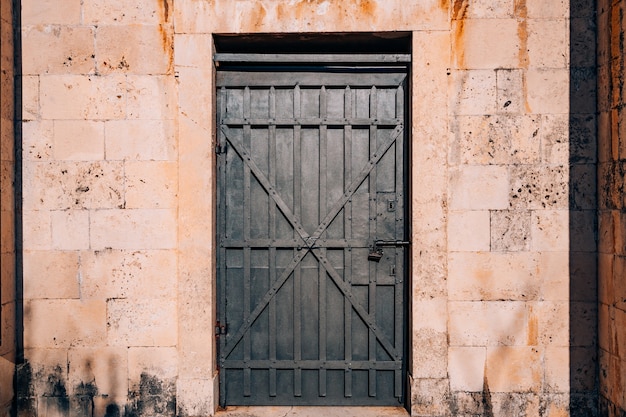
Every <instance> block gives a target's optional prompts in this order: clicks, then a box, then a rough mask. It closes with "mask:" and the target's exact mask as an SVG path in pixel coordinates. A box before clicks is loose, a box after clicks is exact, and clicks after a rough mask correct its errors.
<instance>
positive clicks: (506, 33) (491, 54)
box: [452, 19, 520, 69]
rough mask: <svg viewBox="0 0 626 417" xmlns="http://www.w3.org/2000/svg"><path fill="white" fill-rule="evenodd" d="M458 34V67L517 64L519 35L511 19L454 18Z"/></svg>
mask: <svg viewBox="0 0 626 417" xmlns="http://www.w3.org/2000/svg"><path fill="white" fill-rule="evenodd" d="M452 30H453V32H454V33H456V34H457V40H456V43H455V48H454V49H453V53H455V54H456V58H457V59H456V68H461V69H491V68H514V67H516V66H518V63H519V59H518V51H519V49H520V38H519V36H518V33H517V21H516V20H512V19H464V20H461V21H453V22H452Z"/></svg>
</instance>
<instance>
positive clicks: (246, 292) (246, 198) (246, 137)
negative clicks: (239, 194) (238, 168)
mask: <svg viewBox="0 0 626 417" xmlns="http://www.w3.org/2000/svg"><path fill="white" fill-rule="evenodd" d="M243 115H244V118H249V117H250V88H249V87H246V88H245V89H244V94H243ZM250 136H251V132H250V125H245V126H244V127H243V143H244V146H245V147H246V148H247V149H250ZM250 177H251V175H250V167H249V166H248V165H246V164H244V168H243V190H244V191H243V209H244V216H243V239H244V242H247V241H249V240H250V218H251V210H252V204H251V201H250V188H251V187H250ZM250 268H251V265H250V247H244V249H243V305H244V320H248V317H249V316H250ZM250 351H251V345H250V332H249V331H248V332H246V334H245V335H244V363H245V364H246V367H245V368H244V371H243V395H244V397H249V396H250V395H251V388H250V380H251V370H250V367H249V365H248V362H249V361H250Z"/></svg>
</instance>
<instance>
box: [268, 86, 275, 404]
mask: <svg viewBox="0 0 626 417" xmlns="http://www.w3.org/2000/svg"><path fill="white" fill-rule="evenodd" d="M269 116H270V119H271V120H273V119H274V118H275V117H276V91H275V90H274V87H271V88H270V91H269ZM268 130H269V134H268V136H269V143H268V146H269V152H268V154H269V158H268V159H269V161H268V163H269V180H270V183H271V184H274V185H275V184H276V125H274V124H272V125H270V126H269V127H268ZM268 201H269V208H268V210H269V223H270V224H269V238H270V242H272V243H271V244H270V248H269V285H270V287H271V286H272V285H273V283H274V281H276V246H275V244H274V242H275V239H276V202H275V201H274V200H273V199H271V198H269V199H268ZM268 337H269V359H270V363H274V361H276V338H277V331H276V298H272V299H271V300H270V305H269V335H268ZM269 379H270V380H269V395H270V397H275V396H276V368H275V367H274V366H272V365H270V369H269Z"/></svg>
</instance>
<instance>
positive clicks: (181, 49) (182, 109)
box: [18, 0, 596, 416]
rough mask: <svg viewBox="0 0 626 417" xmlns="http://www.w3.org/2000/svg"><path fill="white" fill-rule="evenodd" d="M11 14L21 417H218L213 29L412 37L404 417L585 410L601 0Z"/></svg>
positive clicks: (67, 8) (161, 5) (147, 6)
mask: <svg viewBox="0 0 626 417" xmlns="http://www.w3.org/2000/svg"><path fill="white" fill-rule="evenodd" d="M22 3H23V4H22V6H23V9H22V36H23V45H24V47H23V72H24V76H23V79H22V82H23V85H24V91H23V108H22V111H23V118H24V129H23V130H24V132H23V142H24V144H23V155H24V162H23V164H24V174H23V177H24V178H23V181H24V190H25V193H24V202H23V204H24V327H25V332H24V344H25V352H24V353H25V358H26V364H25V365H24V366H23V367H22V368H21V369H20V373H19V384H18V385H19V388H20V389H21V392H20V404H21V406H22V409H23V411H24V413H28V412H31V414H35V415H36V414H37V413H39V415H47V414H48V413H53V412H56V411H60V412H61V414H64V415H67V414H68V413H69V412H74V413H76V414H79V415H91V414H90V412H91V411H90V410H95V411H94V412H95V414H96V415H111V416H112V415H115V413H116V412H117V411H120V410H125V412H126V415H171V414H173V413H174V410H175V409H177V410H178V412H179V414H180V415H189V416H202V415H209V414H210V413H212V411H213V410H214V408H215V405H216V403H215V399H216V395H215V393H216V392H217V390H218V386H217V382H216V380H215V353H214V344H213V343H214V342H213V335H212V334H211V333H212V332H211V330H212V324H213V322H214V308H215V307H214V299H215V292H214V280H215V277H214V269H215V266H214V260H213V258H214V254H213V239H214V238H213V235H214V222H213V217H214V214H213V211H214V200H215V198H214V176H213V171H214V157H213V154H212V148H213V147H212V140H213V135H214V125H213V123H214V121H213V116H212V114H213V88H214V87H213V75H214V68H213V65H212V59H211V57H212V52H213V51H212V44H213V39H212V34H214V33H263V32H266V33H269V32H272V33H275V32H318V31H319V32H350V31H399V30H401V31H410V32H412V37H413V51H412V52H413V56H414V60H413V64H412V74H411V76H412V108H411V114H412V155H411V165H412V178H411V192H412V196H411V203H412V208H411V210H412V211H411V216H412V219H411V225H412V240H413V244H412V247H411V253H412V265H411V285H412V287H411V306H410V309H411V310H410V315H411V329H410V330H411V338H412V346H411V348H410V355H411V360H410V364H411V366H410V369H409V373H410V394H411V412H412V414H413V415H419V416H452V415H486V416H516V415H520V416H521V415H526V416H539V415H546V416H562V415H567V414H568V413H569V410H570V408H571V404H574V403H573V402H572V398H570V392H571V391H572V390H574V391H575V392H582V393H583V394H584V395H581V397H580V398H581V401H580V402H578V403H576V409H577V410H582V411H580V412H581V413H583V414H581V415H593V411H592V408H593V400H590V401H591V405H588V404H587V403H586V400H587V399H589V398H590V397H589V396H588V394H589V393H591V394H592V393H593V387H594V381H595V379H594V378H595V370H594V369H590V368H589V366H590V367H591V368H593V361H592V362H591V365H589V363H588V362H587V358H593V357H594V354H595V353H594V352H595V350H594V349H595V348H594V343H595V342H594V341H595V328H596V327H595V322H596V319H595V313H594V312H595V298H594V297H595V295H594V294H595V289H594V287H593V282H594V277H595V272H594V267H595V240H594V230H595V223H594V222H595V214H594V208H595V203H594V201H595V188H594V186H595V149H594V148H593V146H594V143H595V142H594V140H593V133H590V132H595V118H593V117H591V118H589V115H593V113H594V111H595V107H593V108H588V107H585V105H586V104H585V103H592V104H593V103H595V83H594V82H593V81H589V78H590V77H589V73H588V71H587V70H583V69H580V68H593V65H594V63H589V62H584V61H582V62H576V63H574V62H572V60H571V56H570V49H571V46H572V45H571V43H570V27H571V26H572V25H574V24H576V25H581V27H582V28H583V30H581V32H583V33H587V32H589V33H591V37H592V38H594V36H595V34H593V27H592V26H593V19H592V17H593V8H592V7H588V6H589V3H592V2H584V1H580V2H573V3H572V6H571V7H570V4H569V2H568V1H566V0H562V1H550V2H546V1H543V0H515V1H514V0H498V1H492V0H480V1H479V0H477V1H467V0H454V1H447V0H427V1H424V0H419V1H418V0H412V1H407V0H326V1H322V0H319V1H309V0H293V1H286V0H285V1H274V0H249V1H232V0H177V1H176V2H171V1H169V0H137V1H134V2H128V1H126V0H113V1H112V0H106V1H105V0H82V1H81V0H63V1H62V2H59V1H52V0H45V1H44V0H23V2H22ZM589 22H592V23H589ZM573 68H576V69H577V70H574V69H573ZM578 69H580V70H578ZM591 78H593V77H591ZM574 79H575V80H576V83H572V80H574ZM574 84H575V87H576V90H575V91H576V94H575V96H576V97H578V98H579V100H578V101H576V106H578V105H579V104H580V103H582V107H575V106H574V105H573V101H572V100H571V96H570V89H571V88H572V86H573V85H574ZM590 84H592V86H591V87H590ZM585 141H588V142H589V143H586V142H585ZM573 184H576V186H575V187H574V186H573ZM574 276H576V277H580V278H577V282H582V283H584V282H587V283H588V284H587V286H588V288H585V287H584V285H577V286H576V289H577V290H578V291H579V292H580V293H579V294H577V295H573V293H572V288H571V287H570V282H571V281H572V279H573V278H572V277H574ZM573 318H575V319H576V320H573ZM571 322H576V323H577V325H576V329H578V331H577V332H572V331H571V329H570V323H571ZM573 365H581V366H578V367H576V368H574V367H573ZM583 365H584V366H583ZM577 384H580V385H577ZM591 394H589V395H591ZM585 412H587V413H588V414H584V413H585ZM589 413H591V414H589Z"/></svg>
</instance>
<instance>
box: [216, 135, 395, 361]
mask: <svg viewBox="0 0 626 417" xmlns="http://www.w3.org/2000/svg"><path fill="white" fill-rule="evenodd" d="M221 130H222V132H223V134H224V136H225V137H226V139H227V140H228V142H229V143H230V144H231V145H232V147H233V149H234V150H235V152H237V154H238V155H239V157H240V158H241V159H242V160H243V161H244V163H245V164H246V165H247V166H248V167H249V168H250V171H251V172H252V173H253V174H254V176H255V177H256V178H257V181H259V183H260V184H261V186H262V187H263V188H264V189H265V191H266V192H267V194H268V195H269V196H270V198H271V199H272V200H273V201H274V202H275V203H276V206H277V207H278V208H279V210H280V211H281V212H282V213H283V215H284V216H285V218H286V219H287V220H288V221H289V223H291V225H292V226H293V228H294V230H296V232H297V233H298V234H299V235H300V237H301V238H302V240H303V241H304V246H305V247H306V248H307V250H303V251H300V252H298V254H297V255H296V256H294V258H293V259H292V260H291V262H289V264H288V265H287V266H286V267H285V269H284V270H283V273H282V274H281V275H280V277H278V279H276V281H274V283H273V284H272V286H271V287H270V289H269V290H268V291H267V292H266V293H265V295H264V296H263V298H261V300H260V301H259V303H258V304H257V306H256V307H255V308H254V310H252V311H251V312H250V314H249V315H248V317H246V318H245V321H244V323H243V324H242V325H241V326H240V328H239V329H238V330H237V332H235V333H234V334H233V335H232V336H231V337H228V336H227V341H226V343H227V345H226V347H225V349H224V351H223V352H222V353H221V356H222V357H223V358H226V357H227V356H228V355H229V354H230V353H231V352H232V351H233V349H234V348H235V346H237V344H238V343H239V341H240V340H241V338H242V337H243V335H244V334H245V333H246V332H247V331H248V330H249V329H250V327H251V326H252V324H253V323H254V322H255V321H256V319H257V318H258V317H259V316H260V314H261V313H262V312H263V310H264V309H265V307H266V306H267V305H268V303H269V302H270V300H271V299H272V298H273V297H274V296H275V295H276V294H277V293H278V290H280V288H281V287H282V286H283V284H284V283H285V282H286V281H287V279H288V278H289V276H290V275H291V273H292V272H293V271H294V269H295V268H296V267H297V266H298V264H299V263H300V262H301V261H302V259H303V258H304V257H305V256H306V254H307V253H308V252H309V251H310V252H311V253H313V255H314V256H315V257H316V258H317V260H318V261H319V263H320V265H322V267H323V268H324V269H325V270H326V272H327V273H328V275H329V276H330V277H331V279H332V280H333V282H334V283H335V285H336V286H337V288H339V291H341V293H342V294H343V296H344V297H345V298H346V299H348V301H349V302H350V304H351V305H352V307H353V308H354V310H355V311H356V312H357V314H358V315H359V316H360V317H361V319H362V320H363V321H364V322H365V323H366V324H367V326H368V327H369V329H370V330H371V331H372V332H373V333H374V335H375V336H376V338H377V339H378V340H379V341H380V343H381V345H382V346H383V347H384V349H385V350H386V351H387V353H388V354H389V355H390V356H391V357H392V358H394V360H399V359H400V358H401V355H400V354H399V353H398V352H397V351H396V349H395V348H394V346H393V344H392V343H391V342H389V340H388V339H387V337H386V336H385V335H384V334H383V333H382V332H381V330H380V329H379V328H378V327H377V326H376V320H375V318H374V317H372V316H371V315H370V314H369V313H368V312H367V310H365V308H363V306H362V305H361V304H360V303H359V302H358V301H357V300H356V298H355V296H354V294H352V291H351V289H350V286H349V285H348V284H346V283H345V282H344V281H343V279H342V278H341V276H340V275H339V274H338V273H337V271H336V270H335V268H334V267H333V266H332V265H331V264H330V262H329V261H328V259H327V258H326V256H325V255H324V254H323V252H322V251H320V250H319V249H315V248H314V245H315V242H316V241H317V239H319V238H320V236H321V235H322V233H324V231H326V228H327V227H328V226H329V225H330V223H331V222H332V221H333V220H334V219H335V217H336V216H337V214H339V212H340V211H341V209H342V207H343V206H344V205H345V204H346V203H347V202H348V200H349V199H351V198H352V196H353V194H354V193H355V192H356V190H357V189H358V188H359V187H360V186H361V184H362V183H363V181H365V179H366V178H367V177H368V176H369V174H370V172H371V171H372V170H373V169H374V167H375V166H376V164H377V163H378V162H379V161H380V159H381V158H382V157H383V156H384V155H385V153H386V152H387V151H388V150H389V148H390V147H391V145H392V144H393V143H394V142H395V141H396V139H397V138H398V137H399V136H400V135H401V134H402V132H403V130H404V128H403V126H402V125H398V126H396V127H395V129H394V130H393V131H392V132H391V134H390V135H389V137H388V138H386V139H384V140H383V141H382V142H381V144H380V145H379V146H378V148H377V149H376V152H374V154H373V155H372V156H371V158H370V160H369V161H368V162H367V163H366V164H365V166H364V167H363V169H362V170H361V172H359V174H358V175H356V177H355V178H354V180H352V182H351V183H350V184H349V185H348V188H347V189H346V191H345V192H344V193H343V195H342V196H341V198H340V199H338V200H337V202H336V203H335V204H334V205H333V206H332V207H331V209H330V210H329V211H328V213H327V214H326V216H325V217H324V219H323V220H322V222H321V223H320V224H319V225H318V227H317V229H316V230H315V232H314V233H313V234H312V235H309V234H308V233H307V232H306V230H304V227H303V226H302V224H301V223H300V222H299V221H298V219H297V217H296V216H295V215H294V214H293V212H292V211H291V209H290V208H289V206H288V205H287V204H286V203H285V201H284V200H283V199H282V198H281V196H280V195H279V194H278V193H277V192H276V189H275V188H274V187H273V186H272V183H271V182H270V181H269V179H268V178H267V177H266V176H265V174H263V171H261V169H260V168H259V167H258V166H257V165H256V163H255V162H254V161H253V159H252V155H251V154H250V152H249V151H248V150H247V149H246V148H245V146H244V144H243V143H241V142H240V141H239V140H238V139H237V138H236V137H235V136H234V135H231V134H230V129H229V128H228V127H227V126H225V125H222V126H221ZM228 342H230V343H228Z"/></svg>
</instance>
